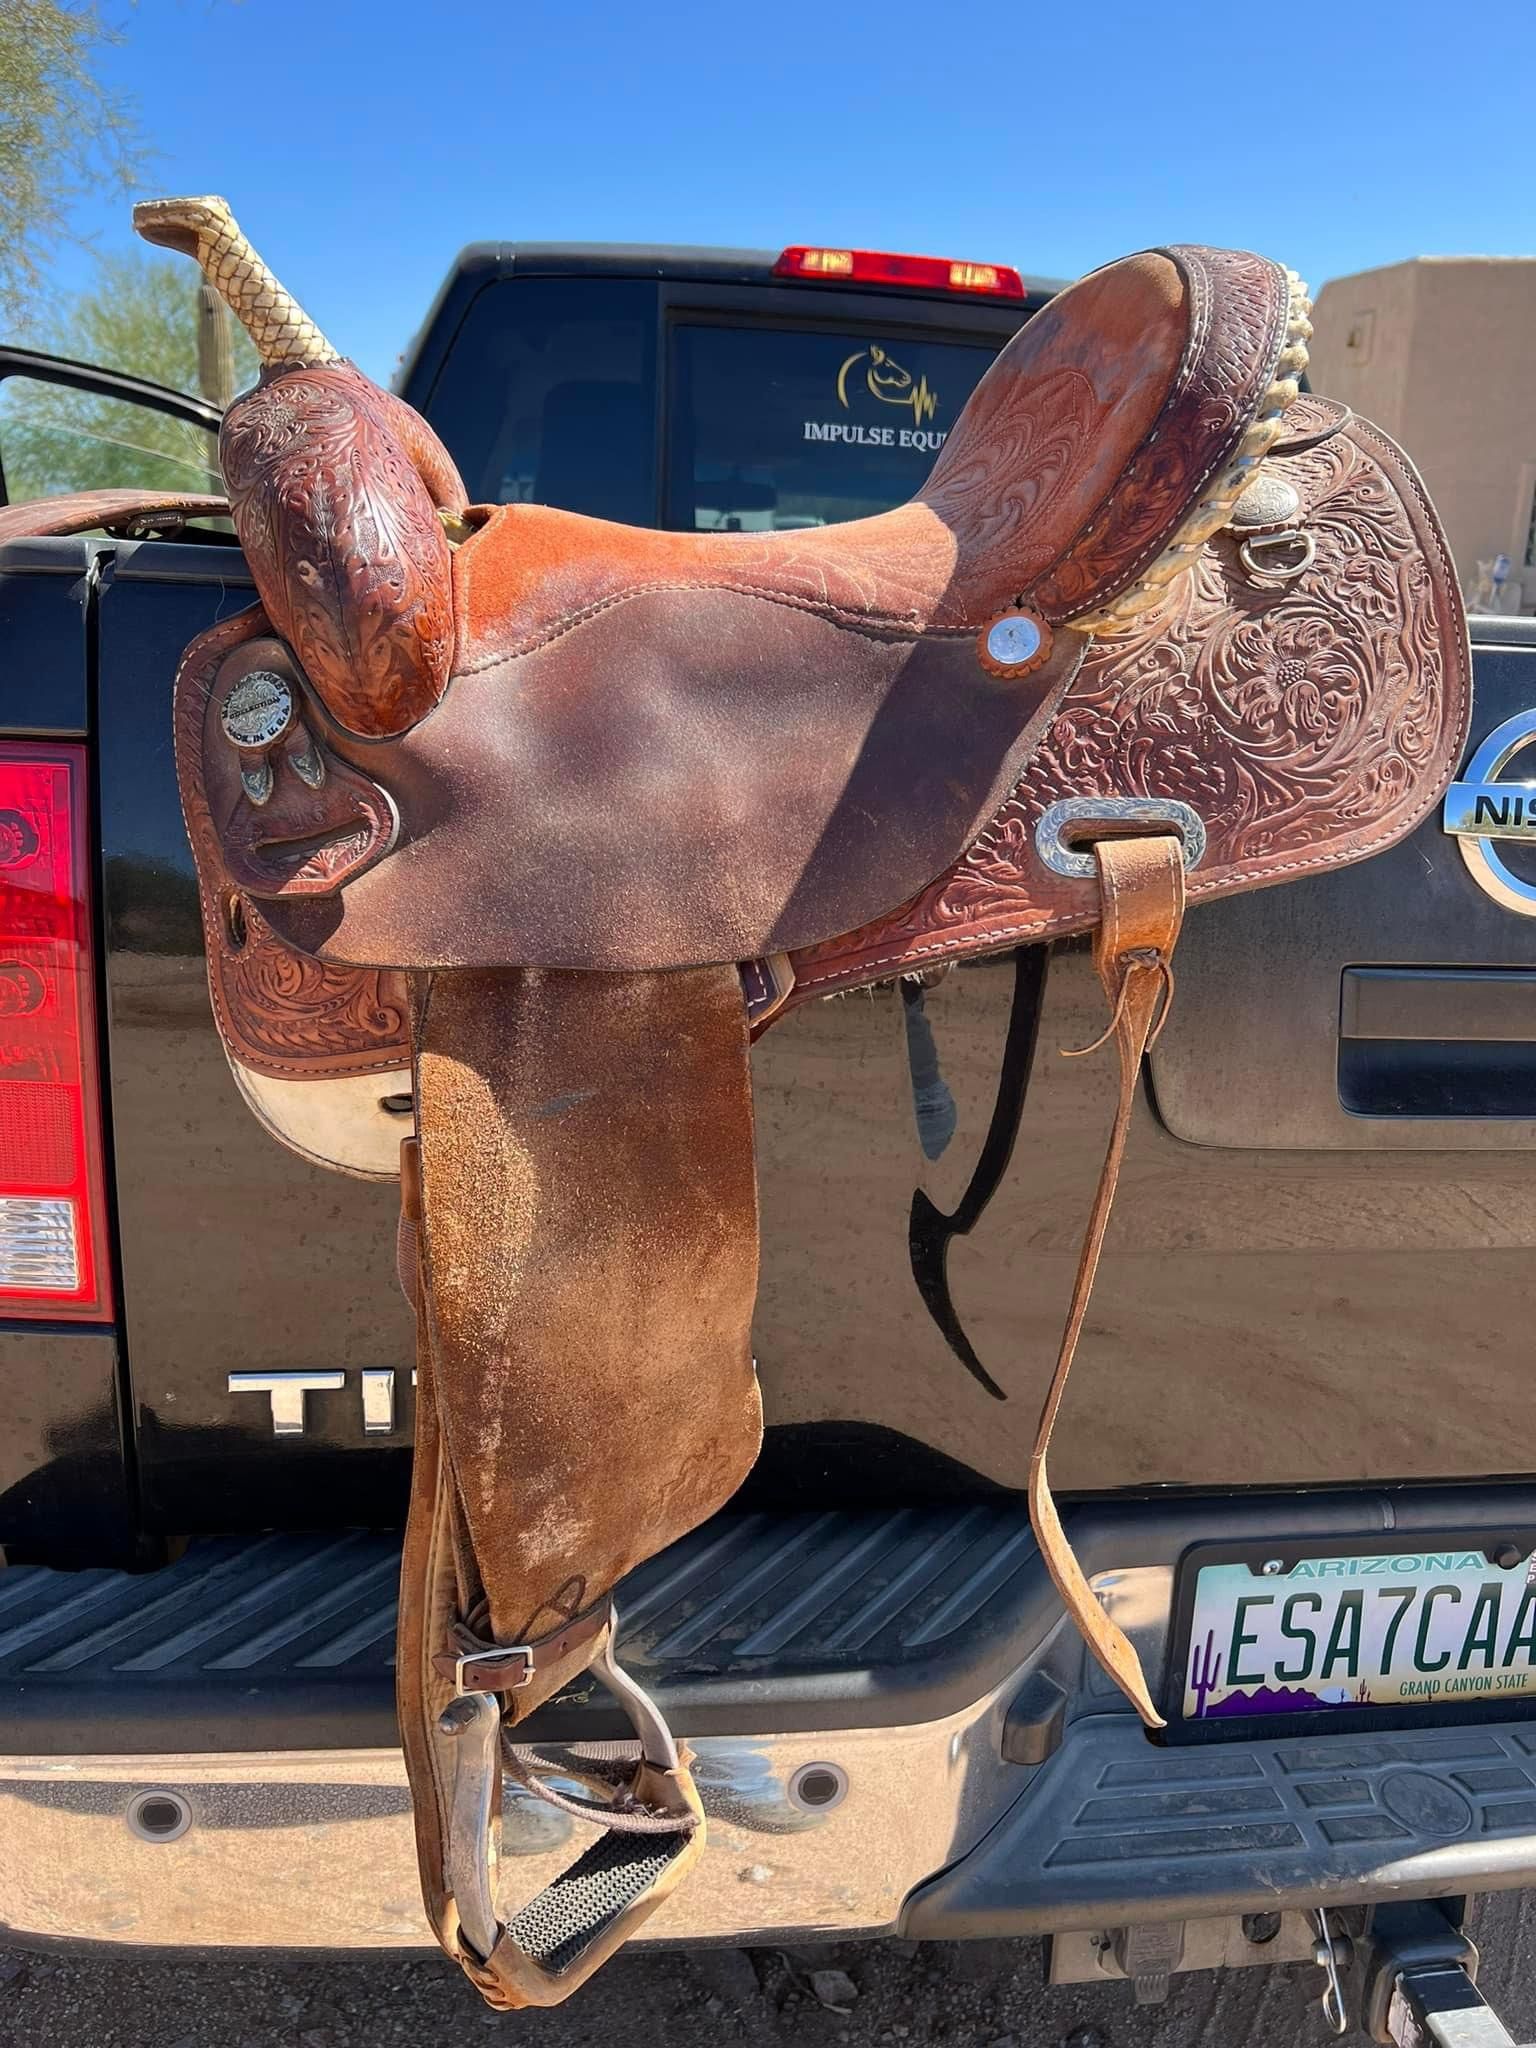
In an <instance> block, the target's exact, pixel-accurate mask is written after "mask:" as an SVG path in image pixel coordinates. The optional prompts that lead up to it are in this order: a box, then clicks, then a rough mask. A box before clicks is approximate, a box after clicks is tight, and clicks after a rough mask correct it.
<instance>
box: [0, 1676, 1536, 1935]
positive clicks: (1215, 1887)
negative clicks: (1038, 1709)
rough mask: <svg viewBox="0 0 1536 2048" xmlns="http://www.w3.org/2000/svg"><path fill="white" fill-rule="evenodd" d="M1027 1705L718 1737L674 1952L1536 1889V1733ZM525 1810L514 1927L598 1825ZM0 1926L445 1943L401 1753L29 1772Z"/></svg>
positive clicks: (11, 1792) (35, 1760) (10, 1815)
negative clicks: (1046, 1730)
mask: <svg viewBox="0 0 1536 2048" xmlns="http://www.w3.org/2000/svg"><path fill="white" fill-rule="evenodd" d="M1001 1708H1002V1701H1001V1699H1000V1698H998V1699H994V1700H992V1701H990V1702H988V1703H986V1705H985V1706H983V1707H982V1708H981V1709H979V1710H978V1711H977V1712H975V1713H974V1714H962V1715H954V1716H948V1717H946V1718H945V1719H943V1720H940V1721H934V1722H929V1723H926V1724H922V1725H919V1726H916V1727H909V1728H881V1729H862V1730H861V1729H846V1728H844V1729H837V1730H831V1731H822V1732H818V1733H812V1734H798V1735H793V1736H778V1737H772V1736H764V1737H761V1738H757V1739H752V1738H729V1737H705V1738H702V1739H701V1740H700V1741H699V1742H698V1743H697V1745H696V1747H697V1759H698V1772H699V1780H700V1785H701V1789H702V1792H703V1796H704V1801H705V1806H706V1809H707V1811H708V1813H709V1816H710V1821H709V1846H708V1849H707V1851H706V1855H705V1861H704V1864H703V1867H702V1869H701V1870H700V1871H699V1872H697V1873H696V1874H695V1875H694V1876H693V1878H692V1879H691V1880H690V1881H689V1883H688V1884H686V1885H685V1886H683V1887H682V1889H681V1890H680V1891H679V1892H678V1894H677V1895H676V1896H675V1897H674V1898H673V1899H672V1900H670V1901H669V1902H668V1903H667V1905H666V1906H665V1907H664V1908H663V1909H662V1911H661V1913H660V1914H659V1915H658V1916H657V1918H656V1919H655V1920H654V1921H653V1922H652V1923H651V1927H650V1930H649V1933H648V1936H647V1938H648V1940H653V1941H655V1942H659V1943H663V1944H665V1943H668V1942H684V1941H713V1942H731V1943H738V1944H745V1945H752V1944H758V1943H761V1944H769V1945H771V1944H773V1943H775V1942H781V1941H785V1940H789V1939H794V1938H802V1939H803V1938H811V1937H819V1938H826V1937H828V1936H832V1935H837V1936H842V1937H849V1936H861V1935H877V1934H883V1933H903V1934H906V1935H909V1936H913V1937H916V1938H919V1939H923V1940H941V1941H953V1940H961V1939H966V1938H968V1937H972V1936H978V1935H991V1936H995V1935H1018V1934H1037V1935H1038V1934H1051V1933H1064V1932H1067V1931H1069V1930H1078V1931H1081V1932H1085V1933H1089V1932H1100V1931H1104V1932H1109V1931H1112V1930H1115V1929H1118V1928H1121V1927H1126V1926H1130V1925H1135V1924H1144V1923H1146V1922H1149V1921H1173V1920H1178V1921H1185V1922H1195V1923H1198V1922H1204V1921H1215V1920H1221V1919H1226V1918H1230V1917H1231V1916H1232V1915H1234V1914H1239V1913H1250V1912H1255V1913H1257V1912H1262V1913H1272V1912H1276V1911H1278V1910H1280V1909H1281V1908H1285V1909H1291V1910H1300V1909H1312V1908H1316V1907H1318V1906H1328V1907H1341V1906H1346V1905H1355V1904H1366V1903H1371V1902H1379V1901H1381V1900H1384V1899H1398V1898H1416V1899H1424V1898H1446V1897H1453V1896H1456V1895H1458V1894H1461V1893H1467V1892H1482V1891H1490V1890H1499V1889H1507V1888H1513V1887H1520V1886H1526V1885H1529V1884H1531V1883H1532V1882H1533V1880H1536V1755H1533V1753H1532V1752H1533V1749H1536V1731H1533V1729H1532V1725H1531V1724H1530V1723H1529V1722H1527V1723H1524V1724H1522V1725H1521V1726H1519V1727H1509V1728H1506V1727H1498V1726H1489V1725H1484V1726H1483V1727H1481V1728H1479V1729H1477V1730H1475V1731H1471V1732H1469V1734H1468V1735H1467V1737H1466V1738H1465V1739H1464V1740H1463V1739H1461V1738H1459V1737H1458V1736H1457V1735H1456V1734H1455V1733H1453V1732H1446V1731H1443V1730H1441V1731H1437V1732H1436V1733H1435V1734H1434V1735H1433V1736H1429V1735H1425V1736H1408V1735H1395V1736H1380V1737H1375V1738H1372V1739H1370V1740H1369V1741H1368V1742H1367V1743H1364V1744H1362V1743H1361V1742H1359V1741H1353V1742H1352V1741H1351V1740H1350V1739H1349V1738H1347V1737H1344V1736H1335V1737H1328V1738H1322V1739H1319V1740H1317V1741H1311V1742H1305V1743H1291V1744H1251V1743H1249V1744H1243V1745H1240V1746H1239V1745H1236V1744H1233V1745H1230V1746H1225V1747H1210V1748H1203V1749H1200V1750H1183V1751H1177V1752H1167V1751H1157V1750H1154V1749H1152V1748H1151V1747H1150V1745H1148V1744H1147V1743H1146V1742H1145V1740H1144V1739H1143V1738H1142V1736H1141V1733H1140V1731H1139V1729H1138V1728H1137V1727H1136V1726H1135V1725H1134V1724H1131V1723H1129V1722H1126V1721H1125V1720H1124V1719H1123V1718H1121V1717H1120V1716H1111V1717H1105V1718H1102V1719H1088V1720H1085V1721H1080V1722H1079V1723H1077V1724H1076V1725H1075V1726H1074V1727H1073V1728H1072V1729H1071V1730H1070V1731H1069V1732H1068V1735H1067V1738H1066V1740H1065V1742H1064V1743H1063V1745H1062V1747H1061V1749H1060V1750H1059V1751H1058V1752H1057V1754H1056V1755H1055V1756H1054V1757H1053V1758H1052V1759H1051V1760H1050V1762H1049V1763H1047V1764H1045V1765H1043V1766H1041V1767H1040V1768H1038V1769H1035V1770H1028V1769H1023V1770H1021V1769H1020V1768H1019V1767H1017V1766H1012V1765H1003V1764H1001V1763H1000V1760H999V1756H998V1746H997V1745H998V1738H999V1733H1000V1726H1001ZM827 1762H833V1763H835V1764H836V1765H837V1766H838V1768H839V1769H840V1770H841V1771H842V1772H843V1773H845V1774H846V1780H847V1790H846V1794H845V1795H844V1796H843V1797H842V1798H841V1799H840V1800H839V1802H838V1803H837V1804H836V1805H835V1806H833V1807H831V1808H829V1809H827V1810H825V1811H822V1812H808V1811H805V1810H804V1809H802V1808H798V1807H797V1806H796V1805H795V1804H794V1803H793V1800H792V1797H791V1793H790V1787H791V1786H792V1784H794V1783H795V1782H796V1774H797V1773H800V1774H801V1775H802V1777H803V1775H804V1767H805V1766H807V1765H813V1764H825V1763H827ZM1517 1783H1518V1784H1521V1785H1523V1786H1524V1787H1525V1788H1526V1790H1525V1792H1524V1794H1523V1795H1521V1794H1520V1793H1518V1792H1517V1791H1516V1790H1515V1787H1516V1784H1517ZM508 1792H509V1800H508V1810H507V1814H506V1818H505V1821H504V1825H503V1835H502V1856H503V1864H502V1886H503V1897H504V1900H505V1903H506V1906H507V1908H508V1909H510V1908H512V1907H513V1906H515V1905H516V1904H517V1903H518V1902H520V1901H521V1900H523V1899H525V1898H527V1897H530V1896H531V1895H532V1894H533V1893H534V1892H536V1891H538V1890H541V1889H542V1888H543V1886H544V1885H545V1884H547V1883H548V1882H549V1880H550V1879H551V1878H552V1877H553V1876H554V1875H555V1874H556V1872H557V1871H558V1870H560V1869H561V1868H562V1867H563V1866H564V1865H565V1864H566V1863H568V1862H569V1861H570V1860H571V1859H572V1857H573V1855H574V1854H575V1851H576V1848H577V1846H578V1836H581V1835H584V1834H585V1832H586V1830H585V1829H583V1828H581V1827H580V1826H579V1825H578V1824H576V1823H573V1822H570V1821H569V1820H567V1818H566V1817H565V1816H564V1815H563V1814H560V1813H557V1812H555V1811H554V1810H553V1809H551V1808H547V1807H539V1806H534V1805H532V1804H530V1802H528V1800H527V1799H526V1797H525V1796H524V1795H523V1794H522V1793H521V1792H520V1791H519V1790H518V1788H516V1787H510V1786H509V1788H508ZM167 1795H170V1799H169V1800H167ZM155 1799H158V1800H160V1801H161V1802H163V1803H165V1804H167V1806H168V1807H174V1804H175V1802H178V1801H179V1802H183V1803H184V1806H185V1809H186V1812H187V1814H188V1815H189V1824H188V1825H187V1826H186V1828H185V1831H184V1832H181V1833H179V1834H176V1835H175V1836H174V1838H172V1839H145V1836H144V1833H143V1831H142V1825H143V1824H142V1821H139V1822H138V1824H137V1825H136V1824H135V1816H136V1814H139V1813H141V1812H142V1811H143V1810H144V1808H145V1803H146V1801H153V1800H155ZM149 1810H150V1812H151V1814H152V1815H153V1814H154V1812H155V1810H156V1809H155V1808H154V1807H153V1805H151V1806H150V1808H149ZM0 1919H3V1922H4V1925H5V1927H6V1929H7V1931H8V1934H9V1937H10V1938H11V1939H12V1940H14V1941H16V1942H18V1943H20V1944H22V1945H26V1944H27V1943H39V1944H46V1945H52V1944H61V1945H66V1946H79V1945H92V1944H125V1945H128V1946H130V1947H138V1948H149V1949H156V1948H169V1949H186V1948H216V1949H241V1948H259V1949H296V1950H297V1949H329V1950H336V1949H350V1948H360V1949H362V1948H366V1949H379V1948H382V1949H410V1948H417V1947H427V1946H430V1936H429V1934H428V1932H427V1928H426V1924H425V1921H424V1919H423V1917H422V1911H421V1906H420V1902H419V1899H418V1895H417V1887H416V1867H415V1853H414V1847H413V1843H412V1836H411V1824H410V1813H409V1800H408V1796H407V1792H406V1785H405V1773H404V1770H403V1768H402V1765H401V1761H400V1757H399V1754H398V1752H396V1751H393V1750H329V1751H300V1752H296V1751H285V1752H277V1753H262V1752H255V1751H253V1752H250V1753H247V1754H245V1755H235V1754H223V1755H212V1756H161V1757H68V1758H65V1757H46V1758H44V1757H11V1758H6V1759H4V1760H3V1761H0Z"/></svg>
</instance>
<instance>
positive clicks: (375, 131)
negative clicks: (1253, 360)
mask: <svg viewBox="0 0 1536 2048" xmlns="http://www.w3.org/2000/svg"><path fill="white" fill-rule="evenodd" d="M113 11H114V10H113V9H112V7H111V5H110V0H109V7H108V12H109V13H111V12H113ZM1310 21H1311V25H1310V26H1308V25H1307V22H1308V16H1307V15H1306V14H1305V13H1302V12H1298V11H1296V10H1293V9H1291V8H1286V7H1275V6H1264V5H1262V4H1261V5H1254V4H1251V0H1250V4H1246V5H1241V4H1237V0H1229V4H1228V5H1225V6H1215V5H1196V6H1194V7H1193V8H1190V9H1187V10H1185V11H1183V12H1182V13H1181V12H1180V11H1179V10H1177V9H1176V8H1174V7H1171V6H1169V5H1168V4H1167V0H1163V4H1161V5H1158V6H1155V7H1153V6H1146V7H1126V6H1123V5H1119V4H1109V5H1103V4H1100V5H1081V4H1078V5H1074V4H1071V0H1057V4H1054V5H1052V6H1050V7H1047V8H1045V9H1037V8H1032V7H1030V6H1029V5H1028V4H1027V0H1026V4H1022V5H1021V4H1019V0H1014V4H1013V5H1011V6H1006V7H1005V6H1002V5H999V4H993V0H985V4H963V0H928V4H917V0H843V4H842V5H840V6H839V5H833V4H828V0H821V4H817V5H810V4H807V0H774V4H773V5H771V6H770V5H766V4H763V0H757V4H740V0H738V4H735V5H733V4H731V0H713V4H692V0H690V4H681V5H678V4H673V5H668V4H666V0H659V4H651V5H647V4H646V0H624V4H619V0H604V4H599V5H590V4H581V0H570V4H565V5H548V4H544V0H523V4H506V5H499V6H492V5H486V4H484V0H458V4H455V5H453V6H451V7H449V6H442V5H434V4H433V0H410V4H407V0H367V4H358V0H140V4H139V5H138V6H137V7H136V8H132V9H128V8H124V9H123V10H122V26H123V32H124V36H125V41H124V43H123V45H122V47H121V48H120V49H118V50H116V51H114V52H113V53H112V55H111V57H110V59H109V71H110V75H111V77H112V79H113V80H114V82H118V83H121V84H122V85H123V86H124V87H126V88H127V89H129V90H130V91H131V92H133V93H134V94H135V95H136V96H137V98H138V101H139V104H140V111H141V114H142V117H143V121H144V125H145V127H146V129H147V131H148V134H149V137H150V139H151V141H152V143H153V144H154V146H155V147H156V148H157V149H158V151H159V152H160V155H159V161H158V163H157V164H156V165H155V167H154V171H153V173H152V182H151V184H150V186H149V187H148V189H149V190H151V191H159V192H222V193H223V194H224V196H225V197H226V198H227V199H228V200H229V201H230V202H231V204H232V206H233V207H234V209H235V212H236V214H237V216H238V217H239V219H240V221H241V224H242V225H243V226H244V227H245V229H246V230H247V232H248V233H249V234H250V235H251V237H252V239H253V240H254V241H255V242H256V244H257V246H258V247H259V248H260V249H261V250H262V252H263V254H264V255H265V256H266V257H267V258H268V260H269V261H270V262H271V263H272V265H273V267H274V268H275V269H276V270H277V272H278V274H279V275H280V276H281V277H282V279H283V281H284V282H285V283H286V284H287V285H288V286H289V288H290V289H291V290H293V291H294V292H295V293H296V294H297V295H298V297H299V298H300V299H301V300H302V301H304V302H305V304H306V305H307V306H308V309H309V310H310V312H311V313H312V314H313V316H314V317H315V318H316V319H317V320H318V321H319V323H320V325H321V326H322V327H323V328H324V329H325V330H326V332H327V333H329V334H330V335H331V337H332V339H333V340H335V341H336V342H337V344H338V345H339V346H341V347H343V348H345V349H347V350H348V351H349V352H350V353H351V354H353V355H354V356H355V357H356V358H357V359H358V361H359V362H361V363H362V365H363V366H364V367H365V368H366V369H368V370H370V371H372V372H373V373H374V374H375V375H386V374H388V372H389V371H390V369H391V368H392V367H393V363H394V359H395V357H396V355H397V354H398V353H399V351H400V349H401V348H402V347H403V346H404V344H405V342H406V340H407V339H408V337H409V335H410V333H411V331H412V329H413V328H414V327H415V325H416V323H417V322H418V321H419V320H420V318H421V316H422V314H423V313H424V311H425V309H426V307H427V305H428V303H429V301H430V299H431V297H432V294H433V292H434V291H435V290H436V288H437V286H438V284H439V283H440V281H441V279H442V276H443V274H444V272H445V271H446V269H447V266H448V264H449V261H450V259H451V258H452V256H453V254H454V252H455V250H456V249H457V248H458V247H459V246H460V244H462V243H464V242H467V241H473V240H480V239H507V240H515V239H518V238H519V237H521V238H525V239H529V240H565V239H571V240H592V241H675V242H705V243H727V244H739V245H746V246H768V247H778V246H782V245H783V244H785V243H787V242H792V241H803V242H828V243H833V244H838V245H850V244H851V245H859V246H865V247H873V248H891V249H901V250H914V251H919V252H931V253H933V254H938V255H945V256H962V257H972V258H976V259H978V260H982V261H999V262H1013V263H1017V264H1018V265H1019V266H1020V267H1021V268H1023V269H1025V270H1032V271H1035V272H1037V273H1041V274H1046V275H1070V274H1072V273H1075V272H1077V271H1080V270H1083V269H1086V268H1088V267H1089V266H1090V265H1092V264H1095V263H1100V262H1103V261H1106V260H1108V259H1109V258H1110V257H1113V256H1117V255H1120V254H1123V253H1124V252H1126V251H1127V250H1130V249H1135V248H1143V247H1145V246H1147V245H1148V244H1149V243H1156V242H1164V241H1173V240H1187V241H1208V242H1216V243H1229V244H1234V245H1240V246H1247V247H1253V248H1258V249H1261V250H1263V251H1265V252H1266V253H1267V254H1270V255H1273V256H1276V257H1279V258H1280V259H1281V260H1282V261H1285V262H1289V263H1292V264H1294V265H1295V266H1296V267H1297V268H1298V269H1299V270H1300V271H1301V272H1302V274H1303V275H1304V276H1305V277H1307V278H1308V279H1309V280H1310V281H1311V282H1312V284H1313V285H1314V287H1315V286H1317V285H1318V284H1320V283H1322V281H1323V280H1324V279H1325V278H1327V277H1330V276H1337V275H1339V274H1340V273H1342V272H1346V271H1351V270H1359V269H1363V268H1367V267H1369V266H1371V265H1374V264H1380V263H1389V262H1394V261H1396V260H1398V259H1400V258H1402V257H1406V256H1413V255H1418V254H1426V253H1436V254H1450V253H1467V252H1479V253H1497V254H1529V253H1532V252H1533V251H1536V219H1533V207H1532V195H1533V190H1536V188H1533V183H1532V177H1531V166H1532V160H1533V159H1532V151H1533V144H1536V10H1533V9H1531V8H1530V7H1529V6H1518V5H1517V6H1513V7H1505V8H1494V9H1488V8H1470V7H1463V8H1460V9H1456V10H1452V9H1449V8H1446V7H1444V6H1435V7H1431V6H1426V5H1422V4H1405V5H1401V6H1397V7H1392V8H1386V7H1381V6H1376V5H1372V4H1370V0H1365V4H1360V0H1356V4H1354V5H1349V6H1346V5H1335V6H1333V7H1318V8H1316V9H1314V10H1313V11H1312V13H1311V16H1310ZM78 225H79V226H80V228H81V229H82V231H84V232H85V233H87V234H88V235H90V236H91V237H92V238H93V240H94V246H96V247H98V248H100V249H103V250H109V249H114V248H118V247H121V246H126V244H127V243H128V241H129V240H130V236H129V231H128V227H127V209H126V207H124V206H122V205H120V204H116V203H114V204H113V205H111V206H105V205H96V206H91V207H87V208H86V209H84V210H83V211H82V213H81V214H80V216H79V219H78ZM88 271H89V262H88V259H86V258H85V257H83V256H82V255H81V254H80V252H78V251H73V252H69V253H66V254H65V255H64V256H63V257H61V259H60V264H59V279H60V282H61V283H64V284H71V283H74V282H77V281H78V282H84V281H85V279H86V276H87V275H88Z"/></svg>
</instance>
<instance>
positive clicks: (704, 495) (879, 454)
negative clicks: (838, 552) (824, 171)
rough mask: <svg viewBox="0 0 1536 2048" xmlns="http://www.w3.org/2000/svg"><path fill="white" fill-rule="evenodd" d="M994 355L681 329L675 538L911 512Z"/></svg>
mask: <svg viewBox="0 0 1536 2048" xmlns="http://www.w3.org/2000/svg"><path fill="white" fill-rule="evenodd" d="M994 353H995V349H994V348H993V347H992V346H990V345H987V344H985V343H966V342H952V341H928V340H916V339H913V338H910V337H907V338H897V339H886V338H883V337H882V336H880V335H879V334H878V333H869V334H862V333H860V334H852V333H849V332H847V331H846V330H842V331H839V330H836V329H832V328H825V327H823V328H819V329H806V330H792V329H787V328H781V327H761V326H751V327H746V326H729V327H726V326H704V325H697V326H694V325H683V324H679V325H678V326H677V327H676V328H674V330H673V385H672V392H673V396H672V406H671V436H670V448H669V455H670V460H669V463H668V477H669V480H670V486H669V493H668V499H669V502H668V504H667V524H668V525H669V526H675V527H698V528H716V529H725V530H727V531H743V532H752V531H761V530H766V529H776V528H784V527H796V526H825V525H827V524H829V523H830V522H832V521H834V520H839V519H859V518H863V517H864V516H865V515H867V514H869V513H874V512H884V511H887V510H888V509H889V508H890V507H891V506H892V505H899V504H901V503H902V502H903V501H904V500H905V499H907V498H910V497H911V496H912V494H913V492H914V491H916V490H917V489H918V487H919V486H920V485H921V483H922V481H923V479H924V477H925V476H926V475H927V474H928V471H929V470H930V469H931V468H932V466H933V460H934V457H935V456H936V455H937V453H938V451H939V450H940V448H942V447H943V445H944V439H945V436H946V435H947V433H948V432H949V429H950V427H951V426H952V425H953V424H954V422H955V420H956V419H957V418H958V417H959V414H960V410H961V408H962V406H963V405H964V404H965V401H966V400H967V399H968V398H969V397H970V395H971V392H972V390H973V389H974V388H975V385H976V383H977V380H978V379H979V378H980V376H981V374H982V372H983V371H984V370H985V369H986V367H987V365H988V363H990V362H991V360H992V357H993V355H994Z"/></svg>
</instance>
